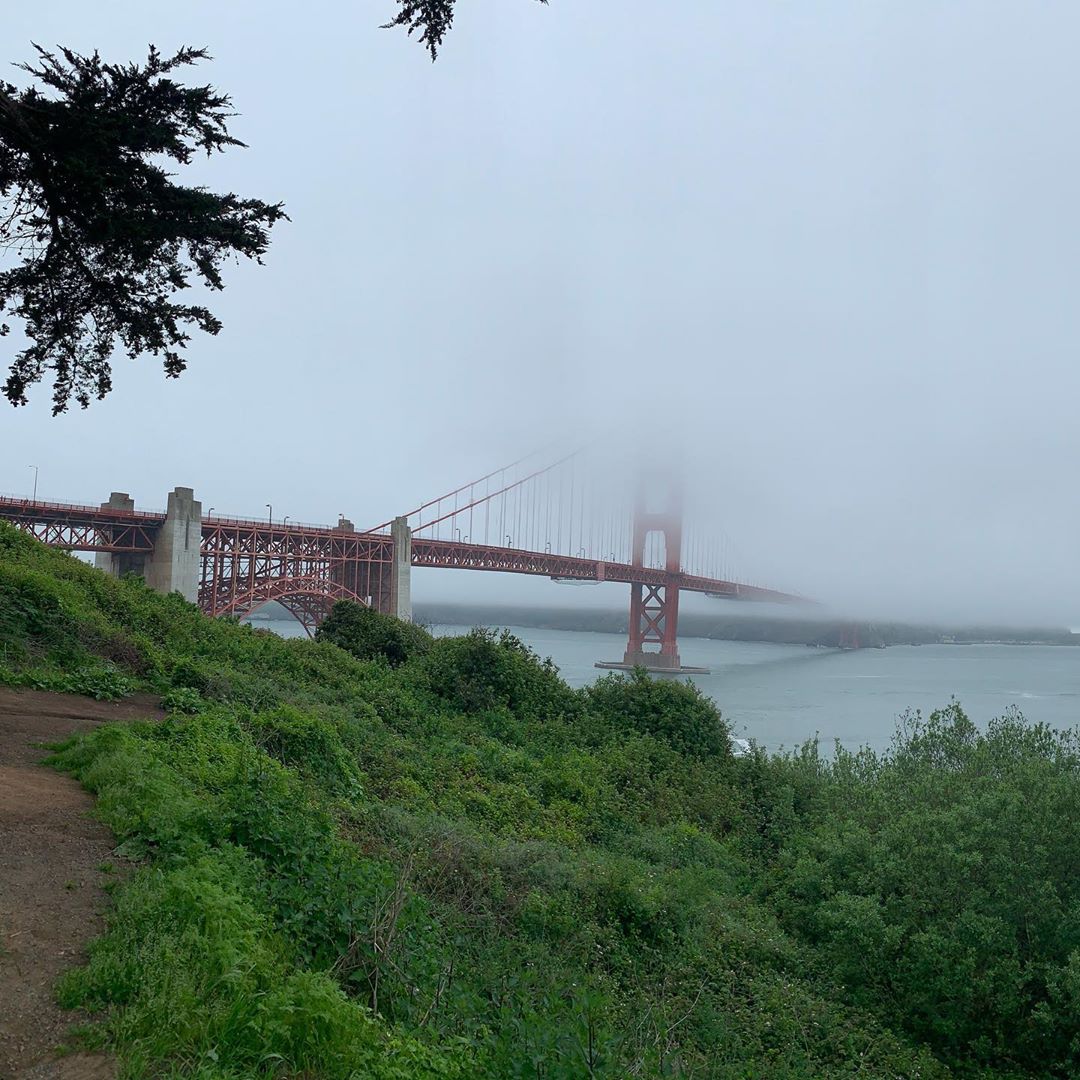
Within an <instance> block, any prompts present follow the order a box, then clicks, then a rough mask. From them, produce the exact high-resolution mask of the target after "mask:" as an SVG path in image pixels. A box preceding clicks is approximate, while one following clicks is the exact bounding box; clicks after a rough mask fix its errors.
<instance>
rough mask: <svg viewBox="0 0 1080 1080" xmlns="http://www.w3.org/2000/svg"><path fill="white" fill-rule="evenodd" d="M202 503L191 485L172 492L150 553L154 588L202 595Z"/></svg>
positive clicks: (148, 581)
mask: <svg viewBox="0 0 1080 1080" xmlns="http://www.w3.org/2000/svg"><path fill="white" fill-rule="evenodd" d="M201 548H202V503H201V502H199V501H197V500H196V498H195V492H194V491H193V490H192V489H191V488H186V487H178V488H174V489H173V490H172V491H170V492H169V503H168V507H167V509H166V511H165V521H164V523H163V524H162V526H161V528H160V529H159V530H158V534H157V537H156V539H155V542H154V550H153V552H151V554H150V555H149V556H148V557H147V560H146V570H145V574H144V576H145V578H146V584H147V585H149V586H150V588H151V589H153V590H154V592H159V593H166V594H168V593H172V592H178V593H179V594H180V595H181V596H182V597H183V598H184V599H185V600H189V601H190V602H191V603H193V604H194V603H197V602H198V599H199V569H200V563H201V559H200V551H201Z"/></svg>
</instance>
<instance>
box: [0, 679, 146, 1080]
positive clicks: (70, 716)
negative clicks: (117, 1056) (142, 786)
mask: <svg viewBox="0 0 1080 1080" xmlns="http://www.w3.org/2000/svg"><path fill="white" fill-rule="evenodd" d="M158 715H160V712H159V709H158V706H157V701H156V699H153V698H150V697H142V696H140V697H137V698H132V699H129V700H127V701H123V702H103V701H93V700H91V699H90V698H82V697H75V696H72V695H67V694H49V693H42V692H39V691H34V690H26V691H13V690H10V689H8V688H6V687H0V1080H14V1078H18V1080H46V1078H50V1080H51V1078H62V1080H106V1078H111V1077H112V1076H113V1075H114V1069H113V1066H112V1063H111V1062H110V1061H109V1060H108V1059H107V1058H104V1057H99V1056H96V1055H89V1054H72V1055H70V1056H67V1057H58V1056H57V1054H56V1048H57V1047H58V1046H59V1045H60V1044H61V1043H62V1042H63V1041H64V1037H65V1035H66V1033H67V1031H68V1029H69V1028H70V1027H71V1025H72V1023H73V1022H76V1021H77V1020H78V1019H79V1017H78V1016H77V1015H75V1014H72V1013H69V1012H65V1011H63V1010H62V1009H60V1008H59V1006H57V1004H56V1002H55V1000H54V987H55V986H56V982H57V980H58V979H59V977H60V975H61V974H62V973H63V972H64V971H65V970H67V969H68V968H69V967H71V966H73V965H74V964H76V963H78V962H79V961H80V959H81V958H82V957H83V956H84V954H85V948H86V945H87V943H88V942H89V941H91V940H92V939H93V938H95V937H96V936H98V934H100V933H101V931H102V928H103V919H102V912H103V910H104V907H105V903H106V897H105V894H104V893H103V892H102V887H101V886H102V882H103V881H104V880H105V878H106V875H105V874H103V873H102V872H101V871H100V870H99V869H98V867H99V866H100V865H101V864H102V863H103V862H106V861H108V860H109V858H110V852H111V851H112V849H113V846H114V844H113V839H112V836H111V835H110V833H109V831H108V830H107V829H106V828H105V827H104V826H102V825H100V824H99V823H98V822H96V821H94V820H92V819H91V818H90V817H89V811H90V810H91V809H92V807H93V800H92V799H91V797H90V796H89V795H88V794H87V793H86V792H85V791H83V789H82V788H81V787H80V786H79V784H78V783H76V781H74V780H72V779H71V778H70V777H67V776H62V775H60V774H59V773H56V772H54V771H53V770H52V769H47V768H43V767H42V766H41V765H40V764H39V762H40V761H41V759H42V758H43V757H44V756H45V754H46V753H47V751H46V750H44V749H43V748H42V747H41V745H40V744H41V743H51V742H56V741H58V740H61V739H63V738H65V737H66V736H68V735H71V734H72V733H74V732H76V731H84V730H87V729H88V728H93V727H95V726H96V725H98V724H100V723H103V722H106V721H110V720H132V719H139V718H147V717H154V716H158Z"/></svg>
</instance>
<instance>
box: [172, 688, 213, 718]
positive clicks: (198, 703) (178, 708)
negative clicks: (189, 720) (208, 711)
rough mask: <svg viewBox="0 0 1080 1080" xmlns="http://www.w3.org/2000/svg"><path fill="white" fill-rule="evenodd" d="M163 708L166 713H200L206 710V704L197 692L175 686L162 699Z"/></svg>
mask: <svg viewBox="0 0 1080 1080" xmlns="http://www.w3.org/2000/svg"><path fill="white" fill-rule="evenodd" d="M161 707H162V708H163V709H164V710H165V711H166V712H179V713H198V712H202V711H203V709H204V708H205V702H204V701H203V699H202V697H201V696H200V695H199V694H198V693H197V692H196V691H195V690H192V689H190V688H189V687H186V686H174V687H173V688H172V689H171V690H170V691H169V692H168V693H167V694H165V695H164V696H163V697H162V699H161Z"/></svg>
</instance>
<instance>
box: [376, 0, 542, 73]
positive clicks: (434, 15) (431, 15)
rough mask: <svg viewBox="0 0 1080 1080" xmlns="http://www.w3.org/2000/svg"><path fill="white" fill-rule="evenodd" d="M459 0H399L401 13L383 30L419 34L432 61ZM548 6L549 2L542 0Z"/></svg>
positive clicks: (450, 24)
mask: <svg viewBox="0 0 1080 1080" xmlns="http://www.w3.org/2000/svg"><path fill="white" fill-rule="evenodd" d="M456 3H457V0H398V8H399V11H398V13H397V15H395V16H394V18H392V19H391V20H390V21H389V22H388V23H384V24H383V29H386V30H388V29H390V28H392V27H395V26H404V27H405V28H406V30H407V31H408V33H409V36H410V37H411V36H412V35H413V34H414V33H419V35H420V36H419V41H420V44H421V45H423V46H425V47H426V48H427V50H428V52H429V53H431V59H432V60H434V59H435V57H436V56H437V55H438V52H439V47H440V46H441V45H442V43H443V38H445V37H446V35H447V32H448V31H449V30H450V27H451V26H452V25H453V22H454V7H455V5H456ZM540 3H541V4H546V3H547V0H540Z"/></svg>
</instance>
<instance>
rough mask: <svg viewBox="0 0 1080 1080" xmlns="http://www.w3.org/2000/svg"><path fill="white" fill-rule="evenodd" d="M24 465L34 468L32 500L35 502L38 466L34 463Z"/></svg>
mask: <svg viewBox="0 0 1080 1080" xmlns="http://www.w3.org/2000/svg"><path fill="white" fill-rule="evenodd" d="M26 467H27V468H28V469H33V470H34V499H33V501H34V502H37V478H38V467H37V466H36V465H27V466H26Z"/></svg>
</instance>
